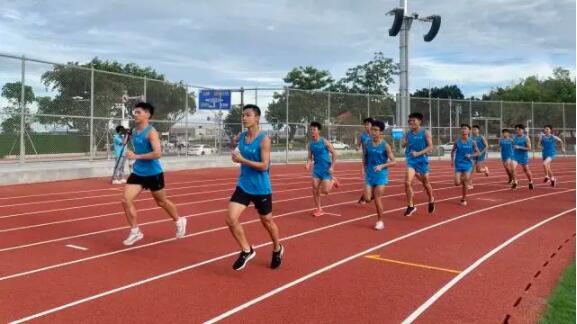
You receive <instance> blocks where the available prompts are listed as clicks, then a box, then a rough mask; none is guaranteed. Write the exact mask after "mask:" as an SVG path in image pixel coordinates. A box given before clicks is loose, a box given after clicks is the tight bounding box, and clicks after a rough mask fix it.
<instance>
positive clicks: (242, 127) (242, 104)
mask: <svg viewBox="0 0 577 324" xmlns="http://www.w3.org/2000/svg"><path fill="white" fill-rule="evenodd" d="M242 108H244V88H243V87H240V131H241V132H242V131H244V124H243V123H242Z"/></svg>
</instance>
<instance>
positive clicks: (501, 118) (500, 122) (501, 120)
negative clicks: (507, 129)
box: [499, 100, 503, 132]
mask: <svg viewBox="0 0 577 324" xmlns="http://www.w3.org/2000/svg"><path fill="white" fill-rule="evenodd" d="M500 109H501V113H500V115H499V126H500V127H501V129H499V132H500V131H501V130H503V100H501V105H500Z"/></svg>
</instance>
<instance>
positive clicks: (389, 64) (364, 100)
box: [329, 52, 399, 141]
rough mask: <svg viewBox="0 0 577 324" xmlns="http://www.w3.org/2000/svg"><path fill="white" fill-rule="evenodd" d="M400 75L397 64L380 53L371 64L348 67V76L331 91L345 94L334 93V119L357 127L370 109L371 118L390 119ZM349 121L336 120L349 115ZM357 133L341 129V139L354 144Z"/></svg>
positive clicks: (375, 55)
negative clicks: (391, 89)
mask: <svg viewBox="0 0 577 324" xmlns="http://www.w3.org/2000/svg"><path fill="white" fill-rule="evenodd" d="M398 73H399V68H398V65H397V64H395V63H393V60H392V59H391V58H386V57H385V56H384V55H383V53H381V52H377V53H375V54H374V56H373V59H372V60H370V61H369V62H367V63H365V64H361V65H357V66H355V67H352V68H349V69H348V70H347V72H346V73H345V76H344V77H343V78H341V79H340V80H339V81H338V82H336V83H335V84H334V85H333V86H332V87H330V88H329V89H330V90H332V91H336V92H342V93H343V94H334V95H332V98H331V120H334V121H335V123H337V124H338V123H341V122H342V123H346V124H347V125H350V124H353V125H358V124H359V123H360V122H361V121H362V120H363V119H364V118H366V117H369V116H368V110H369V109H368V107H370V114H371V116H372V117H375V118H378V119H390V117H389V116H391V115H393V114H394V108H393V107H394V100H393V99H392V98H391V97H390V95H389V94H388V91H389V85H391V84H392V83H393V82H394V80H393V77H394V76H395V75H397V74H398ZM359 94H361V95H359ZM349 114H350V118H347V119H346V121H345V119H341V118H337V117H338V116H344V115H349ZM357 131H358V130H357V129H355V128H351V127H345V128H338V129H337V132H334V133H336V134H338V136H339V138H340V139H341V140H347V139H348V140H350V141H354V139H355V138H356V137H357V136H356V132H357Z"/></svg>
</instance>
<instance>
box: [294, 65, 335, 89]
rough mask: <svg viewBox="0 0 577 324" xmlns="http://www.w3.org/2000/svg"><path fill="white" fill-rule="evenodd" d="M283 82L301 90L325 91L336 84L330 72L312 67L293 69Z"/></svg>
mask: <svg viewBox="0 0 577 324" xmlns="http://www.w3.org/2000/svg"><path fill="white" fill-rule="evenodd" d="M283 81H284V82H285V83H287V84H288V85H289V87H290V88H292V89H299V90H319V89H325V88H327V87H328V86H330V85H331V84H332V83H333V82H334V80H333V79H332V78H331V73H330V72H329V71H326V70H319V69H317V68H315V67H312V66H305V67H302V66H299V67H298V68H293V69H292V70H291V71H290V72H289V73H287V75H286V77H284V79H283Z"/></svg>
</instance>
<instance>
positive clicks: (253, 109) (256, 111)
mask: <svg viewBox="0 0 577 324" xmlns="http://www.w3.org/2000/svg"><path fill="white" fill-rule="evenodd" d="M247 109H252V111H254V114H255V115H257V116H260V108H259V107H258V106H257V105H253V104H248V105H244V107H242V111H245V110H247Z"/></svg>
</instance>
